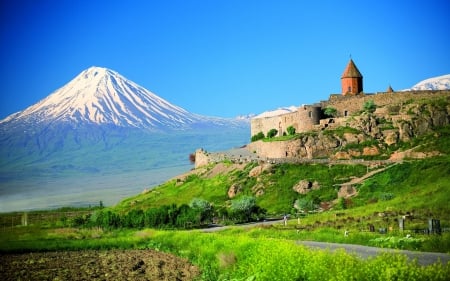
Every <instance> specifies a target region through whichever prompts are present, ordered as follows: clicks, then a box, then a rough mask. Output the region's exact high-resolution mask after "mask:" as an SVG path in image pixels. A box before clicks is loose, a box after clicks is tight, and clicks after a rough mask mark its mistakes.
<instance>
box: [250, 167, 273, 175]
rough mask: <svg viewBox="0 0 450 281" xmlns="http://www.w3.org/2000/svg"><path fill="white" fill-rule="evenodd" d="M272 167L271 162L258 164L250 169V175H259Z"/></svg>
mask: <svg viewBox="0 0 450 281" xmlns="http://www.w3.org/2000/svg"><path fill="white" fill-rule="evenodd" d="M271 168H272V165H271V164H261V165H258V166H256V167H254V168H253V169H251V170H250V172H249V173H248V176H249V177H253V178H256V177H259V175H261V173H262V172H264V171H269V170H270V169H271Z"/></svg>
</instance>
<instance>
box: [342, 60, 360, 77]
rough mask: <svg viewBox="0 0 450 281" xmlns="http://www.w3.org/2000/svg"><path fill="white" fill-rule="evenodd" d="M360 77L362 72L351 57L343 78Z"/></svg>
mask: <svg viewBox="0 0 450 281" xmlns="http://www.w3.org/2000/svg"><path fill="white" fill-rule="evenodd" d="M359 77H361V78H362V75H361V72H359V70H358V68H357V67H356V65H355V63H354V62H353V60H352V59H350V61H349V62H348V64H347V67H346V68H345V70H344V73H342V77H341V78H359Z"/></svg>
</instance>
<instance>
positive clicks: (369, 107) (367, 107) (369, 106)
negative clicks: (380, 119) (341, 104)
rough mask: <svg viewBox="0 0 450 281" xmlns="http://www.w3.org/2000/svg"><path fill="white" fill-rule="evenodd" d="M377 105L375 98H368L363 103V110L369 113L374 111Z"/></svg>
mask: <svg viewBox="0 0 450 281" xmlns="http://www.w3.org/2000/svg"><path fill="white" fill-rule="evenodd" d="M375 109H377V106H376V105H375V102H374V101H373V100H368V101H366V102H365V103H364V105H363V110H364V111H365V112H367V113H374V112H375Z"/></svg>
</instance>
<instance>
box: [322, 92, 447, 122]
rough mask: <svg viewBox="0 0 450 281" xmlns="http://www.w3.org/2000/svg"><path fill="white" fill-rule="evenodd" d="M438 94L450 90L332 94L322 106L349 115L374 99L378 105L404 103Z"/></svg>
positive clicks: (445, 95) (445, 93)
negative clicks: (351, 94)
mask: <svg viewBox="0 0 450 281" xmlns="http://www.w3.org/2000/svg"><path fill="white" fill-rule="evenodd" d="M436 96H442V97H449V96H450V91H449V90H444V91H405V92H380V93H376V94H360V95H356V96H343V95H341V94H334V95H330V98H329V99H328V101H322V102H321V105H322V108H325V107H327V106H331V107H334V108H336V109H337V112H338V117H345V116H349V115H351V114H353V113H355V112H358V111H360V110H361V109H362V108H363V105H364V103H365V102H367V101H369V100H373V101H374V103H375V104H376V105H377V106H386V105H394V104H402V103H405V102H407V101H408V100H410V99H426V98H431V97H433V98H436Z"/></svg>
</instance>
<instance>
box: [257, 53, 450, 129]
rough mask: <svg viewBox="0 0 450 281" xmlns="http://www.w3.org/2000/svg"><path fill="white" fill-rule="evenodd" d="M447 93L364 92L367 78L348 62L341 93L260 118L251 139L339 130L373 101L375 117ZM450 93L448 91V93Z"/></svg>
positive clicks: (342, 78)
mask: <svg viewBox="0 0 450 281" xmlns="http://www.w3.org/2000/svg"><path fill="white" fill-rule="evenodd" d="M440 92H443V91H439V90H436V91H430V90H427V91H401V92H395V91H394V90H393V89H392V88H391V86H389V87H388V89H387V90H386V91H384V92H377V93H364V91H363V76H362V74H361V72H360V71H359V69H358V68H357V66H356V65H355V63H354V62H353V60H352V59H350V61H349V62H348V64H347V66H346V67H345V69H344V72H343V73H342V76H341V93H340V94H332V95H330V97H329V99H328V100H327V101H321V102H319V103H317V104H313V105H302V106H300V107H298V108H297V110H296V111H293V112H288V113H284V114H280V115H276V116H267V117H266V116H264V115H262V116H261V117H258V116H256V117H255V118H253V119H252V120H251V136H254V135H256V134H258V133H259V132H263V133H264V134H265V135H266V134H267V132H268V131H269V130H271V129H276V130H277V131H278V136H282V135H283V134H284V133H287V131H286V130H287V128H288V127H290V126H292V127H294V128H295V132H296V133H301V132H306V131H310V130H317V129H324V128H326V127H334V126H336V127H338V126H342V125H345V120H346V119H347V118H346V117H348V116H350V115H352V114H353V113H356V112H358V111H360V110H361V109H362V108H363V105H364V103H365V102H367V101H369V100H373V102H374V103H375V104H376V105H377V107H379V108H378V109H377V111H376V112H375V114H385V112H383V107H384V106H385V105H389V104H401V103H402V102H404V101H407V100H408V99H411V98H418V97H419V96H421V97H422V96H423V97H426V96H430V95H433V96H434V95H436V94H437V93H440ZM445 92H447V93H448V91H445ZM328 106H329V107H333V108H335V109H336V110H337V112H336V116H334V117H335V118H326V116H325V114H324V110H325V108H326V107H328Z"/></svg>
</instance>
